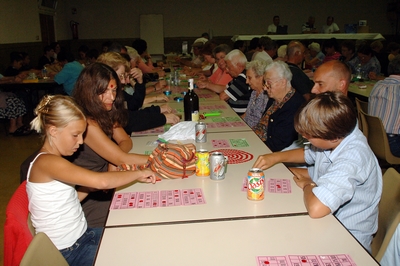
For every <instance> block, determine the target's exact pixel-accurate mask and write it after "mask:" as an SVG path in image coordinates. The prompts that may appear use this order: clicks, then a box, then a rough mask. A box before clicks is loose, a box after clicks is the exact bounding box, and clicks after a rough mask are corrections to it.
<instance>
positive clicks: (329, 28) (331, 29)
mask: <svg viewBox="0 0 400 266" xmlns="http://www.w3.org/2000/svg"><path fill="white" fill-rule="evenodd" d="M333 20H334V18H333V17H331V16H329V17H327V18H326V24H325V25H323V26H322V31H321V32H322V33H328V34H330V33H339V32H340V29H339V26H338V25H337V24H336V23H335V22H333Z"/></svg>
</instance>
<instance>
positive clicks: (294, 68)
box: [286, 41, 314, 101]
mask: <svg viewBox="0 0 400 266" xmlns="http://www.w3.org/2000/svg"><path fill="white" fill-rule="evenodd" d="M305 50H306V48H305V47H304V45H303V44H302V43H301V42H298V41H291V42H290V43H289V44H288V47H287V61H286V63H287V64H288V66H289V69H290V71H291V72H292V75H293V78H292V81H291V83H292V87H293V88H295V89H296V91H298V92H299V93H300V94H301V95H303V97H304V99H306V101H308V100H309V99H310V96H311V94H310V93H311V89H312V87H313V86H314V83H313V82H312V80H310V78H309V77H308V76H307V75H306V74H305V73H304V72H303V70H301V69H300V67H299V65H300V64H301V63H302V62H303V60H304V57H305V54H304V53H305Z"/></svg>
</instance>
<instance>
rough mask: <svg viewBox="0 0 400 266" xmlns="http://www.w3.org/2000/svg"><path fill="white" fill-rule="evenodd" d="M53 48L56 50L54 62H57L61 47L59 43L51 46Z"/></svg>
mask: <svg viewBox="0 0 400 266" xmlns="http://www.w3.org/2000/svg"><path fill="white" fill-rule="evenodd" d="M50 46H51V48H53V50H54V54H53V57H54V62H57V55H58V54H59V53H60V52H61V46H60V43H59V42H53V43H51V44H50Z"/></svg>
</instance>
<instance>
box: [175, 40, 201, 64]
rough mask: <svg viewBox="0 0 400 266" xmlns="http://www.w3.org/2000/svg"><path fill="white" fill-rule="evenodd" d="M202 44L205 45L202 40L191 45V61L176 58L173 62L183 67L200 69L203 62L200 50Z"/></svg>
mask: <svg viewBox="0 0 400 266" xmlns="http://www.w3.org/2000/svg"><path fill="white" fill-rule="evenodd" d="M199 39H204V40H206V39H205V38H199ZM204 44H205V42H204V41H203V40H196V41H195V42H194V43H193V44H192V53H193V56H192V59H191V60H188V59H186V58H181V57H177V58H176V59H175V60H176V61H177V62H179V63H181V64H182V65H184V66H188V67H193V68H200V67H201V64H202V63H203V61H204V58H203V57H202V56H201V49H202V48H203V46H204Z"/></svg>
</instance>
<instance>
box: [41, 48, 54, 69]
mask: <svg viewBox="0 0 400 266" xmlns="http://www.w3.org/2000/svg"><path fill="white" fill-rule="evenodd" d="M53 63H54V50H53V48H52V47H51V46H50V45H47V46H45V47H44V48H43V55H42V56H41V57H40V58H39V63H38V69H43V67H45V66H47V65H51V64H53Z"/></svg>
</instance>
